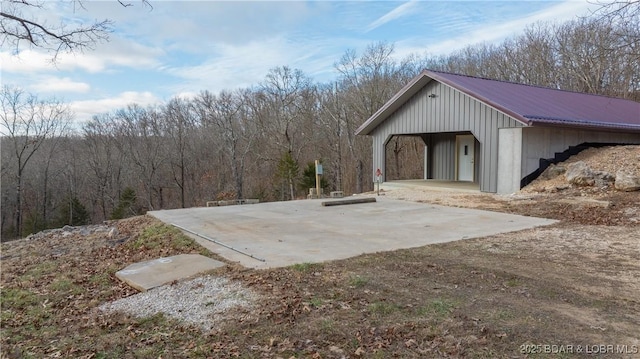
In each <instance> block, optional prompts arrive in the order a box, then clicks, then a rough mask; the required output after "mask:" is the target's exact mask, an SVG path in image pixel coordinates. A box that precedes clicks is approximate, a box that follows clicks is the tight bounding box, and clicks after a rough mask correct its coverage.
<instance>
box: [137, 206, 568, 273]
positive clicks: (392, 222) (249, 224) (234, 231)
mask: <svg viewBox="0 0 640 359" xmlns="http://www.w3.org/2000/svg"><path fill="white" fill-rule="evenodd" d="M323 201H327V199H322V200H320V199H318V200H315V199H314V200H299V201H288V202H269V203H260V204H253V205H239V206H228V207H209V208H190V209H176V210H164V211H153V212H148V214H150V215H152V216H154V217H156V218H158V219H160V220H161V221H163V222H165V223H169V224H176V225H179V226H182V227H184V228H186V229H188V230H190V231H194V232H196V233H199V234H202V235H204V236H207V237H209V238H211V239H214V240H216V241H219V242H222V243H224V244H226V245H227V246H230V247H233V248H234V249H238V250H240V251H244V252H246V253H249V254H251V255H253V256H255V257H258V258H262V259H264V260H265V261H264V262H262V261H259V260H256V259H254V258H251V257H249V256H245V255H242V254H240V253H237V252H235V251H233V250H231V249H228V248H225V247H223V246H220V245H217V244H215V243H213V242H211V241H208V240H206V239H203V238H201V237H197V236H193V235H191V236H192V237H193V238H195V239H196V240H197V241H198V242H199V243H200V244H202V245H203V246H205V247H206V248H208V249H209V250H211V251H213V252H215V253H218V254H220V255H221V256H223V257H224V258H227V259H229V260H230V261H235V262H239V263H240V264H241V265H243V266H245V267H250V268H270V267H282V266H288V265H291V264H295V263H305V262H309V263H313V262H322V261H327V260H334V259H342V258H349V257H353V256H357V255H360V254H362V253H373V252H380V251H390V250H395V249H400V248H411V247H420V246H424V245H427V244H432V243H442V242H449V241H456V240H460V239H466V238H474V237H482V236H488V235H493V234H497V233H505V232H512V231H518V230H521V229H526V228H532V227H536V226H543V225H548V224H552V223H555V222H556V221H554V220H549V219H543V218H535V217H525V216H518V215H512V214H506V213H498V212H489V211H481V210H474V209H465V208H453V207H445V206H438V205H432V204H425V203H417V202H409V201H400V200H393V199H387V198H384V197H377V202H375V203H363V204H350V205H344V206H322V205H321V203H322V202H323Z"/></svg>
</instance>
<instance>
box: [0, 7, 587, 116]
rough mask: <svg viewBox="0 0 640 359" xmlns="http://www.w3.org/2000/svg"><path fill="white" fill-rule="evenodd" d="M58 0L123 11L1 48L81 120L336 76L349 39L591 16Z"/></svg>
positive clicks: (73, 17) (396, 40)
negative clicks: (292, 76)
mask: <svg viewBox="0 0 640 359" xmlns="http://www.w3.org/2000/svg"><path fill="white" fill-rule="evenodd" d="M128 2H130V3H132V4H133V5H134V6H130V7H123V6H121V5H120V4H119V3H118V1H116V0H105V1H85V2H84V7H85V8H84V9H82V8H78V7H77V6H76V8H75V9H74V7H73V2H72V1H69V0H67V1H59V2H54V1H48V2H45V3H44V4H45V5H46V6H45V8H44V10H43V11H42V12H33V13H32V15H33V16H34V17H35V18H38V19H46V21H47V22H48V23H51V24H55V23H60V21H61V20H62V21H65V22H67V23H82V22H90V21H93V20H95V19H98V20H103V19H111V20H113V21H114V32H113V33H112V34H111V37H110V41H109V42H107V43H101V44H98V45H97V46H96V48H95V49H94V50H93V51H86V52H84V53H79V54H72V55H69V54H63V55H61V56H60V57H59V59H58V61H57V63H56V65H55V66H54V65H52V64H51V63H50V61H49V60H50V59H51V55H50V54H46V53H41V52H38V51H36V50H34V49H29V48H28V47H21V48H20V53H19V54H17V55H15V54H13V53H12V51H11V50H13V49H7V48H2V49H1V52H0V60H1V66H2V68H1V71H2V74H1V76H2V77H1V81H2V84H8V85H17V86H20V87H22V88H24V89H25V90H27V91H29V92H31V93H35V94H37V95H38V96H39V97H40V98H51V97H55V98H57V99H59V100H62V101H65V102H68V103H69V104H70V105H71V107H72V109H73V110H74V112H75V113H76V118H77V120H78V121H85V120H88V119H90V118H91V116H93V115H94V114H97V113H102V112H108V111H111V110H115V109H118V108H122V107H124V106H126V105H127V104H128V103H132V102H136V103H138V104H141V105H150V104H154V103H158V102H163V101H166V100H168V99H170V98H171V97H173V96H183V95H189V94H194V93H197V92H199V91H201V90H205V89H207V90H210V91H212V92H218V91H220V90H222V89H234V88H239V87H249V86H253V85H256V84H258V83H260V82H261V81H262V80H263V79H264V77H265V75H266V74H267V72H268V70H269V69H271V68H273V67H276V66H284V65H287V66H290V67H292V68H298V69H301V70H302V71H303V72H304V73H305V74H307V75H308V76H310V77H311V78H313V79H314V80H315V81H318V82H324V81H329V80H331V79H333V78H334V77H335V76H336V72H335V70H334V68H333V64H334V63H335V62H336V61H338V60H339V59H340V57H341V56H342V54H344V52H345V51H346V50H347V49H354V50H356V51H362V49H364V48H365V47H366V46H367V45H370V44H372V43H374V42H378V41H386V42H391V43H393V44H394V45H395V49H396V56H397V57H398V58H402V57H404V56H406V55H408V54H411V53H415V54H418V55H421V56H422V55H425V54H433V55H439V54H448V53H450V52H452V51H454V50H456V49H459V48H462V47H465V46H467V45H470V44H474V43H479V42H500V41H502V40H504V39H505V38H507V37H510V36H514V35H518V34H519V33H520V32H521V31H522V30H523V29H524V28H525V27H526V26H527V25H529V24H532V23H535V22H537V21H566V20H570V19H574V18H576V16H579V15H587V14H589V11H590V10H591V9H593V8H594V5H593V2H594V1H588V0H564V1H479V0H477V1H435V0H434V1H426V0H423V1H408V2H397V1H376V2H374V1H281V2H274V1H251V2H249V1H206V0H204V1H162V0H150V3H151V4H152V6H153V8H150V7H145V6H142V5H141V3H140V0H128Z"/></svg>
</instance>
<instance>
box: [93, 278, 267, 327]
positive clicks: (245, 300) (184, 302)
mask: <svg viewBox="0 0 640 359" xmlns="http://www.w3.org/2000/svg"><path fill="white" fill-rule="evenodd" d="M258 298H259V296H258V295H257V294H256V293H254V292H253V291H251V290H249V289H248V288H245V287H244V286H242V284H241V283H239V282H232V281H230V280H228V279H227V278H221V277H214V276H211V275H207V276H203V277H198V278H195V279H192V280H189V281H184V282H179V283H177V284H169V285H165V286H161V287H157V288H154V289H151V290H149V291H147V292H142V293H138V294H135V295H132V296H130V297H126V298H122V299H119V300H116V301H113V302H110V303H105V304H103V305H101V306H100V307H99V309H100V310H102V311H105V312H124V313H126V314H129V315H132V316H135V317H149V316H153V315H155V314H158V313H163V314H164V315H166V316H168V317H170V318H173V319H177V320H180V321H183V322H185V323H187V324H191V325H194V326H197V327H200V328H202V330H204V331H209V330H211V329H213V328H214V327H215V326H216V325H217V324H218V323H220V322H222V321H224V320H225V319H227V318H228V317H229V316H230V313H237V310H241V311H242V310H248V309H250V308H251V307H252V306H253V305H254V303H255V302H256V301H257V299H258ZM235 319H237V316H236V318H235Z"/></svg>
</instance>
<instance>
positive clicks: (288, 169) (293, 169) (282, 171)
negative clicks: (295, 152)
mask: <svg viewBox="0 0 640 359" xmlns="http://www.w3.org/2000/svg"><path fill="white" fill-rule="evenodd" d="M299 172H300V167H299V166H298V163H297V162H296V160H295V159H294V158H293V156H292V155H291V151H288V152H285V154H284V155H283V156H282V158H281V159H280V162H278V177H280V178H281V179H282V180H284V181H285V182H286V183H287V185H288V187H289V194H290V195H291V199H295V198H296V193H295V185H294V184H295V183H296V181H297V178H298V174H299Z"/></svg>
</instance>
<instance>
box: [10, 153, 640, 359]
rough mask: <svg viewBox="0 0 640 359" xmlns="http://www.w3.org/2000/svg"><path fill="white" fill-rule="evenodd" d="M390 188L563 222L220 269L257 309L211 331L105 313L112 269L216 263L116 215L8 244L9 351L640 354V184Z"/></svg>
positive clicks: (112, 293)
mask: <svg viewBox="0 0 640 359" xmlns="http://www.w3.org/2000/svg"><path fill="white" fill-rule="evenodd" d="M577 160H582V161H585V162H586V163H587V164H588V165H589V166H591V167H592V168H593V169H594V170H602V171H608V172H613V173H615V171H616V170H617V169H618V168H620V166H624V167H625V168H635V169H636V170H637V172H638V174H639V175H640V165H639V163H640V147H639V146H628V147H619V148H609V149H600V150H587V151H584V152H582V153H581V154H579V155H578V156H575V157H574V158H571V159H570V160H569V161H577ZM634 166H635V167H634ZM385 195H386V196H390V197H394V198H403V199H406V200H413V201H422V202H429V203H438V204H443V205H452V206H462V207H472V208H482V209H489V210H494V211H504V212H510V213H518V214H522V215H534V216H540V217H547V218H555V219H559V220H560V222H559V223H557V224H555V225H552V226H547V227H541V228H534V229H529V230H524V231H519V232H514V233H507V234H501V235H496V236H491V237H485V238H478V239H472V240H464V241H458V242H454V243H446V244H438V245H431V246H425V247H420V248H414V249H406V250H399V251H393V252H383V253H376V254H371V255H362V256H359V257H356V258H351V259H347V260H341V261H334V262H327V263H320V264H309V263H301V264H299V265H294V266H291V267H287V268H279V269H271V270H260V271H258V270H249V269H244V268H240V267H237V266H234V265H228V266H226V267H224V268H221V269H219V270H217V271H216V272H214V273H213V275H214V276H217V277H224V278H226V279H228V280H229V282H231V283H234V285H238V284H239V285H241V286H243V287H244V288H247V289H250V290H251V291H252V292H254V293H256V294H257V295H256V296H255V300H254V303H253V305H252V306H251V307H250V309H242V308H238V309H233V308H232V309H230V310H229V311H227V312H226V313H217V314H216V317H215V323H217V325H216V326H215V327H214V328H212V329H209V330H205V331H203V329H202V327H201V326H195V325H190V324H189V323H188V322H185V321H181V320H179V319H175V317H173V316H169V315H166V314H162V313H159V314H157V315H153V316H148V315H147V316H145V317H136V316H135V315H130V314H123V313H117V312H116V313H112V312H103V311H100V310H98V309H97V308H98V307H99V306H100V305H102V304H104V303H107V302H110V301H113V300H117V299H121V298H125V297H129V296H132V295H134V294H135V290H133V289H131V288H128V287H126V286H125V285H123V284H122V283H120V282H119V281H118V280H117V279H116V278H115V276H114V273H115V271H117V270H119V269H121V268H123V267H125V266H126V265H128V264H130V263H132V262H135V261H142V260H147V259H153V258H157V257H159V256H167V255H172V254H178V253H191V252H198V253H202V254H205V255H209V256H214V257H215V255H213V254H211V253H208V252H206V251H205V250H204V249H202V248H200V247H198V246H197V245H196V244H195V243H193V242H192V241H191V240H190V239H188V238H186V237H184V236H182V235H181V234H180V233H179V232H177V231H175V230H173V229H171V228H168V227H167V226H164V225H162V224H160V223H158V222H157V221H155V220H153V219H151V218H148V217H144V216H143V217H136V218H132V219H128V220H123V221H119V222H115V223H113V224H110V225H111V226H113V227H115V228H117V232H115V233H116V234H114V232H110V231H99V232H95V233H92V234H86V233H85V234H82V233H80V232H73V233H72V234H69V235H62V234H60V233H58V234H55V235H54V234H45V235H42V236H38V237H37V238H34V239H31V240H29V241H26V240H21V241H15V242H9V243H3V244H2V274H1V279H2V281H1V290H2V291H1V294H2V317H1V319H2V328H1V333H2V338H1V340H2V342H1V344H2V346H1V349H0V350H1V355H2V357H3V358H4V357H7V358H11V357H38V358H40V357H85V358H123V357H124V358H126V357H131V358H133V357H144V358H152V357H154V358H158V357H162V358H172V357H175V358H227V357H243V358H297V357H309V358H358V357H363V358H388V357H398V358H425V357H426V358H444V357H450V358H460V357H463V358H547V357H559V358H573V357H586V358H602V357H607V358H608V357H610V358H638V357H640V334H639V333H640V330H639V328H640V192H624V193H623V192H618V191H615V190H614V189H612V188H609V187H606V188H605V187H603V188H600V187H599V188H593V187H571V186H568V185H567V183H566V181H564V180H563V178H562V177H556V178H551V179H548V180H545V181H542V180H540V181H536V182H534V183H533V184H532V185H530V186H528V187H527V188H526V189H524V190H523V191H521V192H519V193H517V194H515V195H511V196H497V195H490V194H453V193H445V192H435V191H433V192H432V191H415V190H414V191H405V190H397V191H389V192H386V193H385ZM216 259H219V260H220V258H216ZM185 300H186V299H185ZM213 319H214V318H212V320H213Z"/></svg>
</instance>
